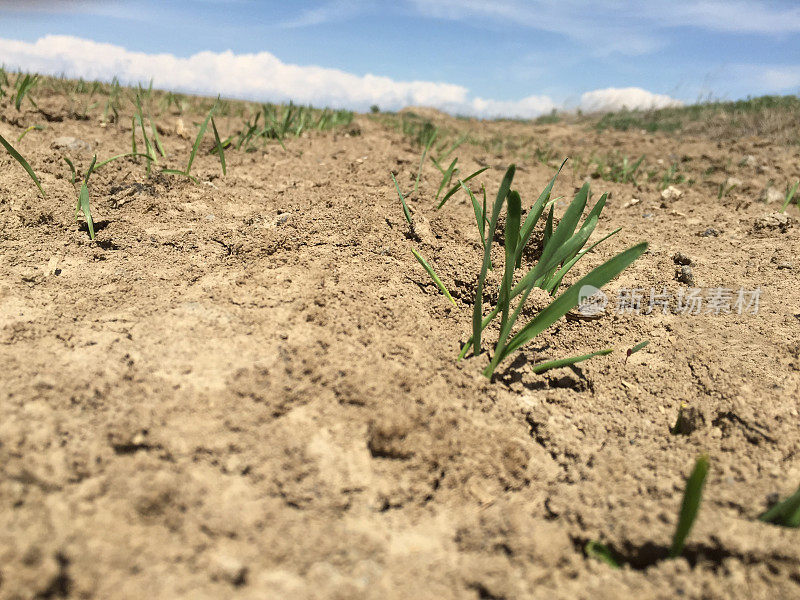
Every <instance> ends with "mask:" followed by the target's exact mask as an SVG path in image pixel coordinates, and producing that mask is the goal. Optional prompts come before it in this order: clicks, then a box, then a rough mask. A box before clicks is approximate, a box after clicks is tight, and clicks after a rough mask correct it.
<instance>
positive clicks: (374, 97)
mask: <svg viewBox="0 0 800 600" xmlns="http://www.w3.org/2000/svg"><path fill="white" fill-rule="evenodd" d="M0 57H2V61H3V62H4V63H5V65H6V66H8V67H12V68H21V69H24V70H27V71H35V72H38V73H43V74H50V75H61V74H64V75H66V76H68V77H83V78H84V79H90V80H91V79H98V80H101V81H109V80H111V79H112V78H113V77H115V76H116V77H119V79H120V81H122V82H123V83H132V84H135V83H139V82H142V83H147V82H149V81H150V79H152V80H153V83H154V85H155V86H156V87H158V88H163V89H170V90H175V91H182V92H187V93H197V94H207V95H212V96H214V95H217V94H222V95H223V96H225V97H229V98H242V99H247V100H255V101H261V102H266V101H271V102H285V101H289V100H292V101H294V102H295V103H300V104H314V105H316V106H332V107H337V108H351V109H355V110H361V111H364V110H367V109H368V108H369V107H370V106H371V105H373V104H377V105H378V106H380V107H381V108H382V109H384V110H398V109H400V108H403V107H405V106H431V107H434V108H438V109H440V110H444V111H446V112H449V113H451V114H460V115H466V116H477V117H486V118H490V117H517V118H533V117H536V116H539V115H541V114H544V113H548V112H550V111H551V110H553V109H554V108H558V106H557V105H556V103H555V102H554V101H553V100H552V99H551V98H550V97H549V96H535V95H533V96H528V97H526V98H523V99H521V100H513V101H506V100H494V99H487V98H480V97H471V96H470V93H469V90H468V89H467V88H465V87H463V86H460V85H455V84H450V83H443V82H435V81H396V80H394V79H391V78H389V77H383V76H378V75H370V74H367V75H363V76H361V75H354V74H352V73H347V72H345V71H340V70H337V69H328V68H323V67H317V66H300V65H291V64H286V63H284V62H282V61H281V60H280V59H278V58H277V57H275V56H274V55H272V54H270V53H269V52H260V53H258V54H234V53H233V52H231V51H226V52H199V53H197V54H194V55H192V56H190V57H188V58H181V57H177V56H174V55H172V54H146V53H144V52H131V51H129V50H126V49H125V48H122V47H120V46H115V45H113V44H101V43H98V42H94V41H91V40H85V39H81V38H77V37H72V36H61V35H51V36H47V37H44V38H41V39H39V40H38V41H36V42H34V43H29V42H21V41H15V40H6V39H2V38H0ZM674 102H676V101H675V100H673V99H671V98H669V97H668V96H661V95H658V94H651V93H650V92H647V91H646V90H642V89H640V88H625V89H608V90H598V91H595V92H588V93H586V94H584V95H583V97H582V100H581V107H582V108H584V109H585V110H606V109H614V108H618V107H620V106H622V105H626V106H628V107H629V108H634V107H650V106H664V105H666V104H668V103H674ZM589 107H591V108H589Z"/></svg>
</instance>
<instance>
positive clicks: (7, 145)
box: [0, 135, 47, 198]
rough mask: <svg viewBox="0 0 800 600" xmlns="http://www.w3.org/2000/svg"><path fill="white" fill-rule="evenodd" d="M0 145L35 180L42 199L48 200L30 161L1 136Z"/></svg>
mask: <svg viewBox="0 0 800 600" xmlns="http://www.w3.org/2000/svg"><path fill="white" fill-rule="evenodd" d="M0 144H2V145H3V147H4V148H5V149H6V150H7V151H8V153H9V154H10V155H11V156H12V157H13V158H14V160H16V161H17V162H18V163H19V164H20V165H21V166H22V168H23V169H25V171H26V172H27V173H28V175H29V176H30V178H31V179H33V183H35V184H36V187H38V188H39V191H40V192H42V197H43V198H47V194H45V193H44V189H43V188H42V184H41V182H40V181H39V178H38V177H37V176H36V173H34V172H33V169H31V166H30V165H29V164H28V161H27V160H25V159H24V158H23V157H22V155H21V154H20V153H19V152H17V151H16V150H15V149H14V147H13V146H12V145H11V144H10V143H8V141H7V140H6V138H4V137H3V136H2V135H0Z"/></svg>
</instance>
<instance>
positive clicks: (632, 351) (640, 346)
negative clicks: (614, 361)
mask: <svg viewBox="0 0 800 600" xmlns="http://www.w3.org/2000/svg"><path fill="white" fill-rule="evenodd" d="M649 343H650V340H644V341H643V342H639V343H638V344H636V345H635V346H634V347H633V348H630V349H629V350H628V352H627V356H630V355H631V354H636V353H637V352H638V351H639V350H642V349H643V348H644V347H645V346H647V344H649Z"/></svg>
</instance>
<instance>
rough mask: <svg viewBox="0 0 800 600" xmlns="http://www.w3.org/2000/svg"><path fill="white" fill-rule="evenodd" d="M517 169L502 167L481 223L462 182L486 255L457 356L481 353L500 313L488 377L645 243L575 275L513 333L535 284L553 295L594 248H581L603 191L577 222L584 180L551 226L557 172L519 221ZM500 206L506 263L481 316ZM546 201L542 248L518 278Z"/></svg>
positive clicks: (561, 362) (568, 361) (634, 256)
mask: <svg viewBox="0 0 800 600" xmlns="http://www.w3.org/2000/svg"><path fill="white" fill-rule="evenodd" d="M562 167H563V163H562ZM515 170H516V167H515V166H514V165H511V166H510V167H509V168H508V170H507V171H506V175H505V177H504V178H503V181H502V183H501V184H500V190H499V191H498V194H497V198H496V200H495V202H494V205H493V207H492V211H491V216H490V217H488V220H487V221H486V224H485V226H484V222H483V221H484V219H486V210H485V209H484V210H480V208H479V205H478V203H477V201H476V200H475V198H474V195H473V194H472V193H471V192H470V191H469V189H468V188H466V186H464V187H465V189H466V190H467V192H468V193H469V195H470V199H471V200H472V203H473V208H474V209H475V215H476V220H477V221H478V229H479V231H480V233H481V240H482V243H483V250H484V257H483V264H482V266H481V272H480V275H479V277H478V283H477V286H476V292H475V302H474V305H473V318H472V337H471V338H470V340H468V342H467V344H466V345H465V346H464V348H463V349H462V351H461V355H460V357H459V358H462V357H463V356H465V355H466V353H467V351H468V349H469V348H470V347H472V351H473V354H474V355H476V356H477V355H478V354H480V353H481V335H482V331H483V329H484V328H486V326H487V325H488V324H489V323H490V322H491V321H492V320H493V319H494V318H495V317H496V316H497V315H501V320H500V331H499V336H498V340H497V343H496V344H495V348H494V352H493V356H492V359H491V361H490V363H489V365H488V366H487V367H486V369H485V370H484V372H483V374H484V375H485V376H486V377H489V378H491V376H492V375H493V373H494V371H495V370H496V368H497V366H498V365H499V364H500V363H501V362H503V361H504V360H505V359H507V358H508V357H509V356H510V355H511V354H512V353H513V352H514V351H516V350H518V349H519V348H521V347H522V346H524V345H525V344H527V343H529V342H530V341H532V340H533V339H534V338H535V337H536V336H538V335H539V334H540V333H542V332H543V331H544V330H545V329H547V328H548V327H550V326H551V325H552V324H553V323H555V322H556V321H557V320H559V319H560V318H561V317H563V316H564V315H565V314H566V313H567V312H569V311H570V310H572V309H573V308H575V307H576V306H577V305H578V302H579V299H580V294H581V290H582V289H584V288H588V287H590V286H591V287H594V288H597V289H599V288H601V287H602V286H603V285H605V284H606V283H608V282H609V281H611V280H612V279H613V278H615V277H616V276H617V275H619V273H621V272H622V271H623V270H624V269H625V268H627V267H628V266H629V265H630V264H631V263H632V262H633V261H634V260H636V259H637V258H638V257H639V256H641V255H642V254H643V253H644V252H645V250H646V249H647V244H646V243H641V244H637V245H636V246H633V247H631V248H629V249H628V250H626V251H624V252H621V253H620V254H618V255H617V256H615V257H613V258H612V259H610V260H608V261H606V262H605V263H603V264H602V265H600V266H599V267H597V268H595V269H594V270H592V271H591V272H590V273H589V274H588V275H586V276H584V277H583V278H582V279H580V280H578V281H577V282H576V283H574V284H573V285H572V286H570V287H569V288H568V289H567V290H566V291H565V292H564V293H562V294H561V295H560V296H558V297H557V298H555V299H554V300H553V301H552V302H551V303H550V305H548V306H547V307H546V308H544V309H543V310H541V311H540V312H539V313H538V314H537V315H536V316H535V317H534V318H533V319H531V320H530V321H529V322H528V323H527V324H525V325H524V326H523V327H521V328H520V330H519V331H518V332H517V333H516V334H514V335H513V336H512V335H511V332H512V330H513V328H514V324H515V323H516V321H517V318H518V317H519V315H520V313H521V311H522V308H523V306H524V305H525V302H526V300H527V299H528V296H529V295H530V293H531V291H532V290H533V288H534V287H539V288H541V289H543V290H546V291H548V292H550V294H551V295H555V293H556V291H557V289H558V287H559V286H560V284H561V281H562V279H563V278H564V276H565V275H566V274H567V272H568V271H569V270H570V269H571V268H572V267H573V266H574V265H575V264H576V263H577V261H578V260H579V259H580V258H581V257H583V256H585V254H586V253H588V252H589V251H590V250H591V249H592V248H593V247H594V246H592V247H590V248H588V249H586V250H583V247H584V246H585V245H586V243H587V241H588V239H589V237H590V236H591V234H592V233H593V232H594V229H595V227H596V226H597V221H598V217H599V215H600V212H601V211H602V209H603V207H604V206H605V202H606V196H602V197H601V198H600V200H599V201H598V202H597V203H596V204H595V206H594V207H593V208H592V210H591V211H590V212H589V214H588V215H587V216H586V219H585V221H584V222H583V224H582V225H581V226H580V227H578V222H579V220H580V217H581V215H582V214H583V211H584V209H585V207H586V203H587V200H588V197H589V187H588V185H585V186H584V187H583V188H581V190H580V192H578V194H577V195H576V196H575V198H574V199H573V201H572V202H571V203H570V205H569V207H568V208H567V210H566V212H565V213H564V215H563V216H562V218H561V220H560V222H559V224H558V227H555V228H554V226H553V223H554V216H553V212H554V210H553V209H554V204H553V202H552V201H551V200H550V194H551V192H552V189H553V185H554V184H555V179H556V177H557V176H558V173H556V175H554V176H553V179H552V180H551V181H550V183H549V184H548V185H547V187H546V188H545V189H544V191H542V193H541V194H540V195H539V198H538V199H537V200H536V202H535V203H534V205H533V206H532V207H531V209H530V211H528V215H527V217H526V218H525V220H524V222H523V221H522V218H521V217H522V215H521V200H520V196H519V194H518V193H517V192H516V191H512V190H511V183H512V180H513V178H514V173H515ZM559 171H560V169H559ZM504 205H507V207H508V208H507V211H506V212H507V214H506V231H505V268H504V271H503V278H502V281H501V284H500V292H499V300H498V303H497V306H495V307H494V309H493V310H492V311H491V312H490V313H489V315H487V316H486V317H484V316H483V308H482V302H483V289H484V286H485V280H486V275H487V272H488V270H489V268H490V267H491V245H492V240H493V239H494V234H495V230H496V228H497V221H498V218H499V216H500V213H501V212H502V208H503V206H504ZM548 206H549V208H550V210H549V212H548V216H547V221H546V223H545V229H544V242H543V249H542V253H541V256H540V258H539V261H538V262H537V263H536V265H534V266H533V267H532V268H530V269H529V270H528V271H527V272H526V273H524V274H523V275H522V277H520V278H518V280H517V278H516V277H515V272H516V269H518V268H521V266H522V255H523V251H524V249H525V246H526V245H527V244H528V242H529V240H530V238H531V234H532V233H533V230H534V228H535V227H536V225H537V223H538V222H539V220H540V219H541V217H542V215H543V214H544V211H545V209H546V208H547V207H548ZM610 235H613V233H612V234H609V235H608V236H606V238H604V239H607V238H608V237H610ZM601 241H602V240H601ZM598 243H599V242H598ZM595 245H596V244H595ZM515 280H516V281H517V283H516V285H514V281H515ZM516 297H520V299H519V301H518V302H517V306H516V308H514V309H513V311H512V307H511V301H512V300H513V299H514V298H516ZM609 351H610V350H601V351H599V352H594V353H590V354H583V355H580V356H575V357H572V358H567V359H561V360H558V361H548V362H547V363H542V364H541V365H536V366H535V367H534V369H540V370H546V369H548V368H554V367H556V366H566V365H570V364H575V363H577V362H580V361H582V360H587V359H589V358H592V357H593V356H598V355H602V354H608V352H609Z"/></svg>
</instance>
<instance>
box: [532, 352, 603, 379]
mask: <svg viewBox="0 0 800 600" xmlns="http://www.w3.org/2000/svg"><path fill="white" fill-rule="evenodd" d="M613 351H614V349H613V348H606V349H605V350H598V351H597V352H590V353H589V354H582V355H581V356H572V357H570V358H560V359H558V360H549V361H547V362H543V363H539V364H537V365H534V366H533V368H532V371H533V372H534V373H544V372H545V371H549V370H550V369H559V368H561V367H571V366H572V365H574V364H577V363H579V362H583V361H584V360H589V359H590V358H594V357H595V356H605V355H607V354H611V353H612V352H613Z"/></svg>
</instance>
